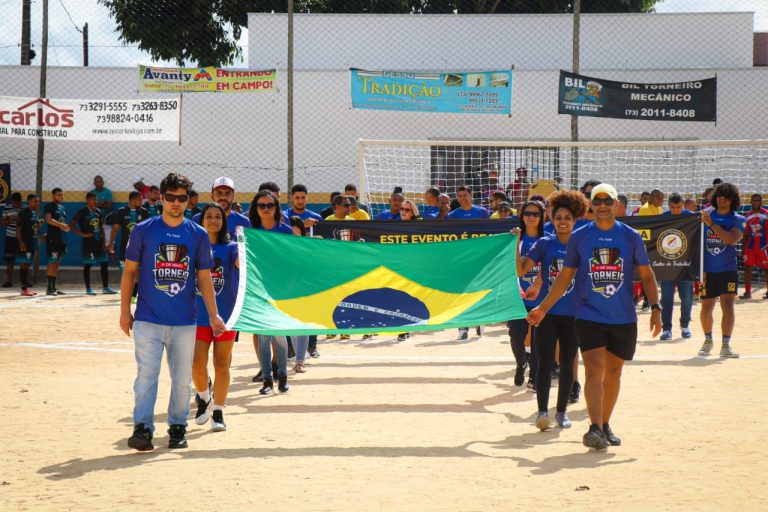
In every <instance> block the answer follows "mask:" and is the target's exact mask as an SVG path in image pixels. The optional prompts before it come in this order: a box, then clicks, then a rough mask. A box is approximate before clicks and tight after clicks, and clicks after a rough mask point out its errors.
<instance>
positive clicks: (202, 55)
mask: <svg viewBox="0 0 768 512" xmlns="http://www.w3.org/2000/svg"><path fill="white" fill-rule="evenodd" d="M98 1H99V3H101V4H103V5H105V6H106V7H107V8H108V9H109V11H110V14H111V15H112V17H113V18H114V20H115V21H116V23H117V28H118V32H119V33H120V40H121V41H123V42H125V43H131V44H138V46H139V48H140V49H142V50H145V51H147V52H149V54H150V55H151V56H152V59H153V60H170V61H175V62H177V63H178V64H179V65H184V64H188V63H195V64H198V65H202V66H211V65H214V66H221V65H228V64H232V63H233V62H234V61H235V60H236V59H238V58H240V57H241V56H242V50H241V49H240V48H239V47H238V46H237V41H238V39H240V36H241V33H242V28H243V27H245V26H246V25H247V23H248V13H249V12H286V10H287V2H286V1H276V0H98ZM658 1H659V0H583V1H582V2H581V11H582V12H584V13H596V12H606V13H614V12H650V11H652V10H653V7H654V6H655V4H656V3H657V2H658ZM294 11H295V12H297V13H300V12H312V13H350V14H351V13H379V14H385V13H387V14H408V13H414V14H418V13H421V14H454V13H458V14H513V13H519V14H534V13H571V12H573V0H298V1H296V2H294Z"/></svg>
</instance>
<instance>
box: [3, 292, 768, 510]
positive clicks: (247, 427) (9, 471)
mask: <svg viewBox="0 0 768 512" xmlns="http://www.w3.org/2000/svg"><path fill="white" fill-rule="evenodd" d="M70 291H72V292H73V293H72V294H71V295H68V296H66V297H60V298H56V299H52V300H46V299H24V298H21V297H18V296H17V295H16V294H17V293H18V292H17V291H15V290H14V291H3V292H2V293H0V375H2V381H3V383H4V389H5V395H4V398H5V399H4V403H5V411H6V412H7V413H8V415H7V416H6V417H5V420H4V422H3V426H2V428H0V446H2V452H0V453H2V459H1V460H2V464H0V509H2V510H13V511H16V510H106V509H112V510H135V509H139V507H141V508H142V509H144V510H183V509H184V508H186V509H189V510H205V509H212V510H241V509H244V508H245V507H247V506H249V507H252V508H253V509H256V510H259V509H264V508H267V509H270V510H302V511H303V510H329V511H341V510H366V509H367V510H385V509H389V510H459V511H474V510H477V511H479V510H491V509H497V510H512V509H517V510H531V509H534V508H535V509H541V508H550V507H552V508H555V509H562V510H587V509H591V510H606V509H609V508H612V509H616V510H681V509H689V510H766V509H768V491H767V490H766V489H768V462H766V460H767V459H766V455H768V450H766V448H765V441H766V439H768V421H766V418H767V417H768V400H766V394H767V393H768V385H766V380H765V375H766V371H767V370H768V348H766V346H765V340H766V335H765V332H766V331H765V317H766V315H767V314H768V301H758V300H755V301H747V302H740V303H739V305H738V306H737V328H736V332H735V336H734V341H733V343H734V348H735V349H736V350H737V351H739V352H740V353H741V354H742V357H741V359H738V360H722V359H719V358H718V357H717V356H714V357H709V358H700V357H697V356H696V352H697V350H698V348H699V345H700V343H701V339H702V336H701V329H700V327H699V325H698V322H694V325H693V330H694V338H693V340H690V341H686V342H683V340H682V339H676V340H674V341H672V342H663V343H662V342H659V341H655V340H651V339H650V335H649V333H648V331H647V329H646V325H647V320H648V316H647V315H645V314H642V315H641V316H640V322H641V329H640V332H641V342H640V344H639V347H638V353H637V358H636V360H635V361H634V362H632V363H630V364H629V365H627V367H626V368H625V371H624V377H623V382H622V385H623V388H622V392H621V396H620V399H619V404H618V406H617V409H616V411H615V413H614V417H613V419H612V422H611V423H612V425H613V427H614V431H615V432H616V433H617V434H619V435H620V436H621V437H622V438H623V441H624V442H623V445H622V446H621V447H617V448H610V449H608V450H607V451H606V452H602V453H600V452H594V451H591V452H590V451H588V450H587V449H586V448H584V447H583V446H582V444H581V436H582V434H583V433H584V432H585V430H586V428H587V420H586V411H585V404H584V402H583V400H582V401H581V402H580V403H578V404H576V405H574V406H571V409H570V410H571V418H572V419H573V420H574V428H573V429H570V430H559V429H553V430H551V431H548V432H543V433H542V432H539V431H537V430H536V428H535V427H534V426H533V419H534V413H535V410H536V405H535V399H534V395H533V394H532V393H530V392H527V391H526V390H525V389H524V388H517V387H515V386H514V385H513V383H512V378H511V377H512V369H513V363H512V357H511V351H510V349H509V344H508V341H507V336H506V332H505V330H504V329H503V328H502V327H501V326H492V327H489V328H488V330H487V332H486V334H485V336H483V337H482V338H479V339H478V338H477V337H476V336H475V337H473V338H472V340H471V341H470V342H466V343H459V342H456V341H454V338H455V332H453V331H451V332H440V333H434V334H422V335H417V336H413V337H412V338H411V339H410V340H408V341H406V342H400V343H398V342H397V341H396V340H395V339H394V337H392V336H388V335H381V336H377V337H376V338H374V339H373V340H372V341H369V342H362V341H361V340H360V339H359V337H358V338H357V339H353V340H352V341H350V342H340V341H338V340H330V341H325V342H324V341H322V340H321V343H320V347H319V350H320V352H321V357H320V358H318V359H311V360H310V361H309V365H308V366H307V368H308V372H307V373H305V374H302V375H294V374H293V373H291V376H290V385H291V389H290V391H289V392H288V393H286V394H277V395H274V396H269V397H261V396H260V395H259V394H258V392H257V390H258V387H259V385H257V384H254V383H252V382H251V377H252V376H253V375H254V374H255V373H256V371H257V368H256V364H255V362H256V358H255V356H254V354H253V348H252V345H251V343H250V342H245V343H243V342H241V343H239V344H238V345H237V346H236V348H235V354H234V358H233V372H232V386H231V394H230V399H229V405H228V407H227V410H226V420H227V423H228V426H229V430H228V431H227V432H222V433H213V432H211V431H210V430H209V426H208V425H205V426H202V427H201V426H197V425H195V424H194V422H193V421H191V419H190V431H189V435H188V439H189V444H190V446H189V448H188V449H186V450H176V451H169V450H168V449H167V434H166V433H165V425H164V423H165V419H166V415H165V408H166V405H167V400H168V390H169V389H168V388H169V386H168V377H167V370H166V369H164V370H163V376H162V380H161V385H160V395H159V398H158V402H157V408H156V412H157V416H156V421H157V423H158V428H157V432H156V437H155V444H156V446H157V448H156V449H155V451H154V452H151V453H143V454H141V453H135V452H134V451H132V450H130V449H128V447H127V446H126V439H127V438H128V436H129V435H130V433H131V428H132V424H131V423H132V422H131V412H132V407H133V395H132V384H133V378H134V375H135V362H134V359H133V351H132V343H131V340H130V339H128V338H126V337H125V336H124V335H123V334H122V333H121V332H120V331H119V329H118V304H117V301H116V300H115V299H114V298H113V297H105V296H98V297H86V296H83V295H82V294H80V293H79V290H74V289H72V290H70ZM760 294H761V295H762V291H761V292H760ZM694 317H696V318H697V317H698V307H696V308H695V309H694ZM717 318H718V319H719V316H718V317H717ZM716 332H717V331H716ZM554 395H555V389H554V388H553V393H552V398H551V400H550V404H551V405H552V407H554ZM182 507H184V508H182Z"/></svg>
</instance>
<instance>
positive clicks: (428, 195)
mask: <svg viewBox="0 0 768 512" xmlns="http://www.w3.org/2000/svg"><path fill="white" fill-rule="evenodd" d="M439 197H440V189H439V188H437V187H429V188H428V189H427V190H426V191H425V192H424V203H425V204H426V206H424V211H423V212H422V214H421V217H422V218H423V219H424V220H436V219H437V218H438V216H439V215H440V201H439Z"/></svg>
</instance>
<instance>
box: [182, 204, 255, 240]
mask: <svg viewBox="0 0 768 512" xmlns="http://www.w3.org/2000/svg"><path fill="white" fill-rule="evenodd" d="M192 221H193V222H194V223H195V224H200V213H196V214H195V215H194V216H193V217H192ZM237 226H243V227H244V228H249V227H251V221H250V219H248V217H246V216H245V215H243V214H242V213H237V212H236V211H234V210H231V211H230V212H229V215H227V231H228V232H229V236H230V237H232V240H234V239H235V230H236V229H237Z"/></svg>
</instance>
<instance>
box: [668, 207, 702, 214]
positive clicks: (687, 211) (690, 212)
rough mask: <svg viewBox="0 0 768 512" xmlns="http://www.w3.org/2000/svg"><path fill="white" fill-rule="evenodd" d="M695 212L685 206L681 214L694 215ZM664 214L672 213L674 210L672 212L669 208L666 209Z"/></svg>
mask: <svg viewBox="0 0 768 512" xmlns="http://www.w3.org/2000/svg"><path fill="white" fill-rule="evenodd" d="M694 213H695V212H692V211H691V210H686V209H685V208H683V211H682V212H680V215H693V214H694ZM662 215H672V212H670V211H669V210H665V211H664V213H662Z"/></svg>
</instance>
